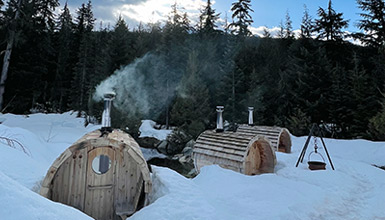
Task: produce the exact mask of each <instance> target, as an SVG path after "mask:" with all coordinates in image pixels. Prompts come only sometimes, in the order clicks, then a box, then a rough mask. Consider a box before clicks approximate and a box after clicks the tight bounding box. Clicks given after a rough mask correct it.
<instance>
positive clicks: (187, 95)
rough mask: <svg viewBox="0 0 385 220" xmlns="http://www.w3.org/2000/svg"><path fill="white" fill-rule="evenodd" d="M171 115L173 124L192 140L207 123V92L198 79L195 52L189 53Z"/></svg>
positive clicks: (208, 108)
mask: <svg viewBox="0 0 385 220" xmlns="http://www.w3.org/2000/svg"><path fill="white" fill-rule="evenodd" d="M171 115H172V121H173V123H175V124H176V125H181V127H182V128H183V129H184V130H185V131H186V132H187V133H188V134H190V135H191V136H192V137H193V138H196V137H197V136H198V135H199V134H200V133H201V132H202V131H203V130H204V129H205V128H206V126H207V125H208V123H209V117H210V106H209V92H208V89H207V87H206V85H205V83H204V82H203V81H202V80H201V78H200V66H199V62H198V54H197V52H196V51H192V52H190V53H189V58H188V61H187V69H186V74H185V76H184V77H183V79H182V81H181V84H180V86H179V89H178V95H177V98H176V101H175V104H174V105H173V108H172V111H171Z"/></svg>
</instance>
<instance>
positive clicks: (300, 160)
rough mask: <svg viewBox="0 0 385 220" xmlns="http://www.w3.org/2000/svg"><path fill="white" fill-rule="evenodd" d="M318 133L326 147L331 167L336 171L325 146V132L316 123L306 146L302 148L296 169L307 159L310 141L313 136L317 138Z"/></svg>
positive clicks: (326, 150)
mask: <svg viewBox="0 0 385 220" xmlns="http://www.w3.org/2000/svg"><path fill="white" fill-rule="evenodd" d="M316 131H317V133H318V136H319V137H320V139H321V142H322V145H323V146H324V149H325V152H326V155H327V156H328V159H329V162H330V165H331V167H332V169H333V170H334V166H333V163H332V160H331V159H330V156H329V152H328V149H327V148H326V145H325V142H324V139H323V132H322V130H321V129H320V127H319V126H318V125H317V124H315V123H314V124H313V125H312V127H311V129H310V133H309V136H308V137H307V139H306V142H305V145H304V146H303V148H302V151H301V154H300V155H299V158H298V161H297V164H296V165H295V167H298V164H299V162H301V163H302V162H303V158H304V157H305V153H306V150H307V147H308V146H309V142H310V139H311V137H312V136H315V132H316Z"/></svg>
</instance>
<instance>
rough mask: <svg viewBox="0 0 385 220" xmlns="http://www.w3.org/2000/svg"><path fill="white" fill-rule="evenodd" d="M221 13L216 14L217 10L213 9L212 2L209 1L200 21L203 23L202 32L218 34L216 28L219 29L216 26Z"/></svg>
mask: <svg viewBox="0 0 385 220" xmlns="http://www.w3.org/2000/svg"><path fill="white" fill-rule="evenodd" d="M219 15H220V14H219V13H217V14H216V13H215V9H213V8H212V7H211V1H210V0H207V5H206V7H205V8H204V9H203V10H202V12H201V15H200V18H199V19H200V20H201V21H202V28H201V30H199V31H201V32H203V33H206V34H211V33H214V32H216V31H217V30H216V28H217V27H218V26H217V25H216V22H217V20H218V19H219Z"/></svg>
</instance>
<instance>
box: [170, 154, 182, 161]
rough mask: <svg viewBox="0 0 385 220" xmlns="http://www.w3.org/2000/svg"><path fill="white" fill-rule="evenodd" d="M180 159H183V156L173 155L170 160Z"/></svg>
mask: <svg viewBox="0 0 385 220" xmlns="http://www.w3.org/2000/svg"><path fill="white" fill-rule="evenodd" d="M181 157H183V154H175V155H174V156H173V157H172V159H173V160H179V159H180V158H181Z"/></svg>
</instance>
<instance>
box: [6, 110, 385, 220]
mask: <svg viewBox="0 0 385 220" xmlns="http://www.w3.org/2000/svg"><path fill="white" fill-rule="evenodd" d="M1 118H3V119H5V120H4V122H3V123H2V124H1V125H0V136H5V137H9V138H13V139H17V140H18V141H20V142H21V143H22V144H23V145H24V146H25V147H26V148H28V150H29V153H30V155H27V154H25V153H24V152H23V151H22V150H21V149H18V148H11V147H9V146H7V145H6V143H4V142H2V143H0V155H1V159H0V206H1V207H2V208H1V209H0V219H32V220H35V219H36V220H37V219H41V220H45V219H47V220H48V219H50V220H51V219H90V218H89V217H87V216H86V215H84V214H82V213H81V212H79V211H77V210H76V209H73V208H71V207H68V206H65V205H62V204H59V203H54V202H52V201H49V200H47V199H45V198H43V197H41V196H39V195H38V194H36V193H34V192H32V191H31V190H30V189H32V188H33V186H34V185H35V184H36V183H37V182H38V181H40V180H41V179H42V178H43V177H44V175H45V174H46V171H47V169H48V168H49V167H50V166H51V164H52V162H53V161H54V160H55V159H56V158H57V157H58V156H59V155H60V154H61V153H62V152H63V151H64V150H65V149H66V148H68V147H69V146H70V145H71V144H72V143H73V142H75V141H76V140H78V139H79V138H80V137H81V136H83V135H84V134H86V133H88V132H90V131H92V130H95V129H97V128H99V127H100V126H93V125H89V126H87V127H84V120H83V119H81V118H76V114H71V113H65V114H60V115H59V114H33V115H29V116H28V117H25V116H20V115H12V114H6V115H1ZM154 125H155V122H152V121H149V120H144V121H143V124H142V126H141V132H142V133H141V137H155V138H158V139H165V138H166V137H167V135H168V134H169V133H171V131H170V130H168V131H167V130H156V129H154V128H153V126H154ZM305 140H306V137H298V138H297V137H292V141H293V147H292V151H293V153H291V154H284V153H277V160H278V164H277V166H276V168H275V173H273V174H263V175H259V176H245V175H242V174H239V173H236V172H233V171H230V170H225V169H222V168H220V167H218V166H208V167H204V168H202V170H201V173H200V174H199V175H198V176H197V177H195V178H194V179H187V178H185V177H183V176H181V175H179V174H178V173H176V172H175V171H172V170H170V169H167V168H162V167H155V166H153V167H152V168H153V171H154V174H153V188H154V190H153V192H152V194H151V201H152V204H151V205H149V206H147V207H145V208H143V209H142V210H140V211H139V212H137V213H135V214H134V215H133V216H132V217H130V218H129V219H165V220H166V219H167V220H169V219H205V220H206V219H208V220H210V219H225V220H226V219H229V220H230V219H242V220H248V219H273V220H274V219H277V220H278V219H285V220H286V219H328V220H329V219H332V220H333V219H384V220H385V208H384V204H385V190H384V186H385V172H384V171H383V170H380V169H378V168H375V167H373V166H372V165H371V164H376V165H379V166H384V165H385V158H384V155H385V142H371V141H365V140H334V139H325V142H326V145H327V147H328V150H329V152H330V155H331V158H332V161H333V163H334V165H335V167H336V170H335V171H332V170H331V169H330V165H329V164H327V170H325V171H310V170H308V168H307V165H306V160H307V155H308V153H310V151H311V150H312V146H313V145H312V142H311V145H310V146H309V149H308V151H307V154H306V155H305V161H304V163H303V164H300V165H299V167H298V168H296V167H295V163H296V161H297V159H298V156H299V153H300V151H301V149H302V147H303V145H304V143H305ZM320 152H322V153H323V154H324V151H323V149H320ZM144 155H145V156H146V157H147V158H151V157H152V156H154V155H155V156H159V155H156V152H155V151H151V150H148V151H145V152H144ZM324 157H325V159H326V156H325V154H324Z"/></svg>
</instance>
